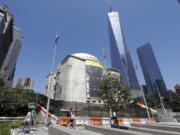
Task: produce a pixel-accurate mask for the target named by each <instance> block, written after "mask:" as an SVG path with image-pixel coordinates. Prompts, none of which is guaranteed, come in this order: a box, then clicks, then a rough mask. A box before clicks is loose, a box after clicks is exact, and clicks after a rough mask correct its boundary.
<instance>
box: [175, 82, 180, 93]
mask: <svg viewBox="0 0 180 135" xmlns="http://www.w3.org/2000/svg"><path fill="white" fill-rule="evenodd" d="M174 88H175V90H176V93H177V94H178V95H180V84H176V85H175V86H174Z"/></svg>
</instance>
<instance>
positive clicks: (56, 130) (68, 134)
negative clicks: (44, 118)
mask: <svg viewBox="0 0 180 135" xmlns="http://www.w3.org/2000/svg"><path fill="white" fill-rule="evenodd" d="M48 135H74V133H73V132H72V130H70V129H68V128H66V127H62V126H58V125H50V126H49V129H48Z"/></svg>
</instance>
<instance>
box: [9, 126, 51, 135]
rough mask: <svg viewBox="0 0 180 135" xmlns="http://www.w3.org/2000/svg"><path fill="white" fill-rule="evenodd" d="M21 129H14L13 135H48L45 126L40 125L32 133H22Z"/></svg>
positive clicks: (32, 129)
mask: <svg viewBox="0 0 180 135" xmlns="http://www.w3.org/2000/svg"><path fill="white" fill-rule="evenodd" d="M20 130H21V129H20V128H17V129H14V131H13V134H12V135H48V128H47V127H46V126H45V125H40V126H38V127H36V128H31V130H30V133H26V134H25V133H22V132H20Z"/></svg>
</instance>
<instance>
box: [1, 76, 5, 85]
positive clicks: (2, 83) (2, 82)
mask: <svg viewBox="0 0 180 135" xmlns="http://www.w3.org/2000/svg"><path fill="white" fill-rule="evenodd" d="M4 85H5V84H4V81H3V79H2V77H1V75H0V87H4Z"/></svg>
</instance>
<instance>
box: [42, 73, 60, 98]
mask: <svg viewBox="0 0 180 135" xmlns="http://www.w3.org/2000/svg"><path fill="white" fill-rule="evenodd" d="M58 80H59V79H58V72H54V73H50V74H49V75H48V76H47V82H46V87H45V95H46V96H47V97H50V98H51V99H55V94H56V92H57V91H58V88H59V87H58ZM56 96H57V95H56Z"/></svg>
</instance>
